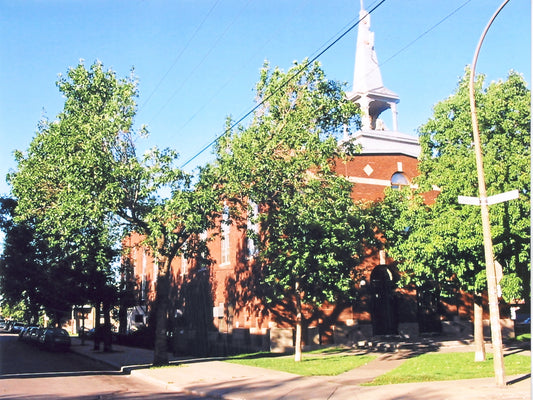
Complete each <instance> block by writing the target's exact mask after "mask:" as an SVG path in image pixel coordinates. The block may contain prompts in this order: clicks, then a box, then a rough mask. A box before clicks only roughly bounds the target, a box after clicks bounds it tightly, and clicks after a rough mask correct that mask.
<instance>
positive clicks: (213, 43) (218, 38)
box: [152, 0, 251, 119]
mask: <svg viewBox="0 0 533 400" xmlns="http://www.w3.org/2000/svg"><path fill="white" fill-rule="evenodd" d="M250 2H251V0H248V1H247V3H246V5H245V7H243V8H242V9H241V12H240V13H239V14H236V15H235V18H233V20H232V21H231V22H230V23H229V25H227V26H226V29H225V30H224V32H222V33H221V34H220V35H219V36H218V37H217V38H216V40H214V41H213V42H212V44H211V47H210V48H209V50H208V51H207V53H205V55H204V57H203V58H202V59H201V60H200V61H199V62H198V64H196V66H195V67H194V68H193V69H192V71H191V72H190V73H189V75H188V76H187V78H185V79H183V80H182V83H181V85H180V86H179V87H178V88H177V89H176V90H174V92H173V93H172V95H171V96H170V97H169V98H168V99H167V101H166V102H165V103H164V104H163V105H162V106H161V107H160V108H159V110H158V111H157V112H156V113H155V114H154V116H153V117H152V119H156V117H157V116H158V115H159V113H160V112H161V111H163V109H164V108H165V107H166V106H167V105H168V104H169V103H170V101H171V100H172V99H173V98H174V97H176V95H177V94H178V93H179V92H180V90H181V89H182V88H183V86H185V84H186V83H187V82H188V81H189V78H190V77H191V76H192V75H193V74H194V73H195V72H196V71H197V70H198V69H199V67H200V66H201V65H202V64H203V63H204V61H205V60H206V59H207V58H208V57H209V55H210V54H211V52H212V51H213V50H214V49H215V48H217V45H218V43H219V42H220V40H222V38H223V37H224V36H225V35H226V33H227V32H228V31H229V30H230V28H231V27H232V26H233V24H234V23H235V21H237V19H239V17H240V15H241V14H242V12H244V9H245V8H246V7H247V6H248V4H250Z"/></svg>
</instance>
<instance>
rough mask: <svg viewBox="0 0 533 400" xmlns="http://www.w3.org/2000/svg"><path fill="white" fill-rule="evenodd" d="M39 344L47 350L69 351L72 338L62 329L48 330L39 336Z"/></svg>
mask: <svg viewBox="0 0 533 400" xmlns="http://www.w3.org/2000/svg"><path fill="white" fill-rule="evenodd" d="M39 343H40V344H41V346H42V347H43V348H45V349H47V350H68V349H69V348H70V336H69V334H68V332H67V331H66V330H64V329H62V328H46V329H45V330H44V331H43V333H42V334H41V336H39Z"/></svg>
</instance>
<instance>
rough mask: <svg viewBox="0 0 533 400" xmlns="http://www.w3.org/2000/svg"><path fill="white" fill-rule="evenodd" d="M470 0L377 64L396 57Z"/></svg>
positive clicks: (469, 0) (468, 0)
mask: <svg viewBox="0 0 533 400" xmlns="http://www.w3.org/2000/svg"><path fill="white" fill-rule="evenodd" d="M471 1H472V0H466V1H465V2H464V3H463V4H461V5H460V6H459V7H457V8H456V9H455V10H453V11H452V12H451V13H449V14H448V15H446V16H445V17H444V18H442V19H441V20H440V21H439V22H437V23H436V24H435V25H433V26H432V27H431V28H429V29H427V30H426V31H425V32H423V33H421V34H420V35H418V36H417V37H416V38H415V39H413V40H412V41H410V42H409V43H407V44H406V45H405V46H404V47H402V48H401V49H400V50H398V51H397V52H396V53H394V54H393V55H392V56H390V57H389V58H387V59H386V60H385V61H383V62H382V63H380V64H379V66H382V65H383V64H385V63H387V62H389V61H390V60H392V59H393V58H394V57H396V56H397V55H398V54H400V53H402V52H404V51H405V50H407V49H408V48H409V47H411V46H412V45H413V44H414V43H416V42H418V41H419V40H420V39H421V38H423V37H424V36H426V35H427V34H428V33H429V32H431V31H432V30H433V29H435V28H436V27H437V26H439V25H440V24H442V23H443V22H444V21H446V20H447V19H448V18H450V17H451V16H452V15H454V14H455V13H457V12H458V11H459V10H460V9H461V8H463V7H464V6H466V5H467V4H468V3H470V2H471Z"/></svg>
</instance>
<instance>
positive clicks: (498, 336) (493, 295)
mask: <svg viewBox="0 0 533 400" xmlns="http://www.w3.org/2000/svg"><path fill="white" fill-rule="evenodd" d="M508 2H509V0H505V1H504V2H503V3H502V4H501V5H500V7H499V8H498V10H497V11H496V12H495V13H494V15H493V16H492V18H491V19H490V21H489V23H488V24H487V26H486V28H485V30H484V31H483V33H482V35H481V38H480V39H479V43H478V45H477V48H476V51H475V53H474V59H473V61H472V71H471V72H470V85H469V89H470V108H471V114H472V130H473V135H474V146H475V153H476V166H477V176H478V185H479V200H480V207H481V222H482V226H483V246H484V248H485V263H486V268H487V289H488V297H489V311H490V327H491V339H492V348H493V352H494V354H493V355H494V374H495V378H496V385H497V386H505V371H504V365H503V345H502V331H501V326H500V310H499V306H498V291H497V281H496V266H495V263H494V252H493V249H492V237H491V233H490V220H489V205H488V202H487V189H486V185H485V173H484V170H483V155H482V151H481V140H480V138H479V126H478V121H477V113H476V101H475V98H474V78H475V75H476V63H477V58H478V55H479V51H480V49H481V45H482V43H483V39H485V36H486V34H487V31H488V30H489V28H490V26H491V25H492V22H493V21H494V19H495V18H496V16H497V15H498V14H499V13H500V11H501V10H502V9H503V7H504V6H505V5H506V4H507V3H508Z"/></svg>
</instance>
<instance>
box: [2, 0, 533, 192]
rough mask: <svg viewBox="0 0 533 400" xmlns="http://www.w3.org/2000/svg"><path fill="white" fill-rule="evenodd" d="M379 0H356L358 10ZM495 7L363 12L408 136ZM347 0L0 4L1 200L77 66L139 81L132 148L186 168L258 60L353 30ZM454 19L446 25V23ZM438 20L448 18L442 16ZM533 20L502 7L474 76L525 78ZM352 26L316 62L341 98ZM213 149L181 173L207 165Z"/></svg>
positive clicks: (490, 1) (525, 9) (244, 106)
mask: <svg viewBox="0 0 533 400" xmlns="http://www.w3.org/2000/svg"><path fill="white" fill-rule="evenodd" d="M377 3H378V1H370V0H365V7H366V9H368V10H369V9H371V8H372V7H373V6H374V5H375V4H377ZM500 3H501V0H470V1H467V0H445V1H443V0H386V1H385V2H384V3H383V4H382V5H380V6H379V8H378V9H377V10H376V11H375V12H374V13H373V14H372V25H371V29H372V30H373V31H374V32H375V48H376V52H377V55H378V60H379V61H380V63H381V64H382V65H381V70H382V75H383V81H384V83H385V86H387V87H388V88H389V89H391V90H392V91H394V92H396V93H397V94H399V96H400V104H399V128H400V130H401V131H402V132H404V133H408V134H413V135H415V134H416V129H417V127H418V126H420V125H421V124H423V123H424V122H425V121H426V120H427V119H428V118H429V117H430V116H431V115H432V106H433V105H434V104H435V103H437V102H438V101H440V100H442V99H444V98H446V97H447V96H448V95H450V94H451V93H452V92H453V91H454V89H455V87H456V84H457V81H458V79H459V77H460V76H462V75H463V72H464V68H465V66H466V65H468V64H470V63H471V61H472V57H473V53H474V49H475V46H476V45H477V42H478V40H479V37H480V35H481V32H482V30H483V29H484V27H485V25H486V24H487V22H488V20H489V18H490V17H491V16H492V14H493V13H494V11H495V10H496V9H497V8H498V6H499V5H500ZM359 5H360V2H359V1H357V0H331V1H325V0H307V1H306V0H268V1H258V0H225V1H221V0H114V1H109V0H105V1H104V0H24V1H22V0H21V1H12V0H0V139H1V146H0V195H1V194H7V193H8V192H9V187H8V185H7V184H6V183H5V178H4V177H5V175H6V174H7V173H8V171H9V170H10V169H13V168H15V167H16V165H15V162H14V160H13V151H14V150H15V149H18V150H25V149H26V148H27V147H28V145H29V143H30V141H31V140H32V138H33V137H34V135H35V131H36V126H37V123H38V121H39V120H40V119H41V117H42V116H43V115H46V116H47V117H48V118H50V119H53V118H55V116H56V115H57V114H58V113H59V112H60V111H61V109H62V107H63V101H64V99H62V97H61V95H60V93H59V91H58V90H57V88H56V86H55V82H56V80H57V76H58V74H59V73H65V72H66V71H67V69H68V68H69V66H75V65H77V63H78V61H79V60H80V59H84V60H85V64H86V66H87V67H88V66H90V65H91V64H92V63H93V62H94V61H95V60H97V59H98V60H100V61H102V62H103V64H104V66H105V67H106V68H111V69H113V70H115V71H116V72H117V75H118V76H122V77H124V76H126V75H128V74H129V71H130V69H131V68H132V67H134V68H135V74H136V76H137V77H138V78H139V82H140V83H139V89H140V97H139V99H138V104H139V112H138V114H137V117H136V125H137V126H140V125H141V124H147V125H148V127H149V131H150V136H149V137H148V138H147V139H144V141H143V142H141V143H139V146H140V147H141V148H148V147H152V146H154V145H157V146H160V147H172V148H174V149H176V150H178V152H179V153H180V154H181V160H182V162H185V161H187V160H189V159H190V158H191V157H192V156H193V155H195V154H196V153H197V152H198V151H199V150H200V149H201V148H203V147H204V146H205V145H206V144H208V143H210V142H211V141H212V140H213V139H214V138H215V137H216V136H217V135H219V134H220V133H221V132H222V131H223V128H224V122H225V118H226V116H228V115H231V116H232V117H233V118H234V119H238V118H239V117H241V116H242V115H244V114H245V113H246V112H247V111H248V110H250V109H251V108H252V107H253V105H254V103H253V101H254V93H253V88H254V85H255V83H256V82H257V80H258V77H259V69H260V68H261V66H262V64H263V61H264V60H269V61H270V63H271V64H272V65H274V66H279V67H281V68H283V69H288V68H289V67H290V66H291V63H292V61H293V60H302V59H304V58H305V57H312V56H313V55H315V54H317V52H318V51H320V50H321V49H322V48H323V47H324V45H327V44H328V43H330V42H331V41H332V39H334V38H335V37H337V36H338V35H339V33H341V32H342V31H343V30H344V29H345V28H346V27H347V26H349V25H351V24H352V23H354V22H355V21H356V20H357V17H358V13H359ZM450 14H451V15H450ZM448 16H449V17H448ZM530 25H531V10H530V1H528V0H511V1H510V2H509V4H508V5H507V6H506V7H505V8H504V9H503V11H502V13H501V14H500V16H499V17H498V18H497V19H496V21H495V24H494V25H493V27H492V28H491V30H490V31H489V35H488V37H487V38H486V40H485V44H484V45H483V48H482V51H481V56H480V59H479V61H478V67H477V72H478V73H484V74H486V75H487V77H488V81H492V80H498V79H505V77H506V76H507V73H508V72H509V70H511V69H514V70H516V71H519V72H521V73H523V75H524V77H525V79H526V81H527V82H528V83H529V82H530V77H531V28H530ZM356 35H357V29H354V30H352V31H351V32H350V33H349V34H348V35H346V36H345V37H344V38H343V39H342V40H341V41H339V42H338V43H337V44H335V45H334V46H333V47H332V48H331V49H329V50H328V51H327V52H326V53H325V54H324V55H323V56H321V57H320V58H319V60H320V61H321V62H322V65H323V68H324V70H325V72H326V75H327V77H328V78H330V79H334V80H339V81H344V82H347V83H348V87H347V89H350V88H351V85H352V75H353V67H354V58H355V43H356ZM210 154H211V153H210V151H207V152H205V153H203V154H202V155H201V156H200V157H198V158H196V159H195V160H194V162H191V163H190V164H189V165H188V166H187V169H192V168H193V167H194V166H195V165H197V164H198V163H205V162H206V161H208V160H209V159H210Z"/></svg>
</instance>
